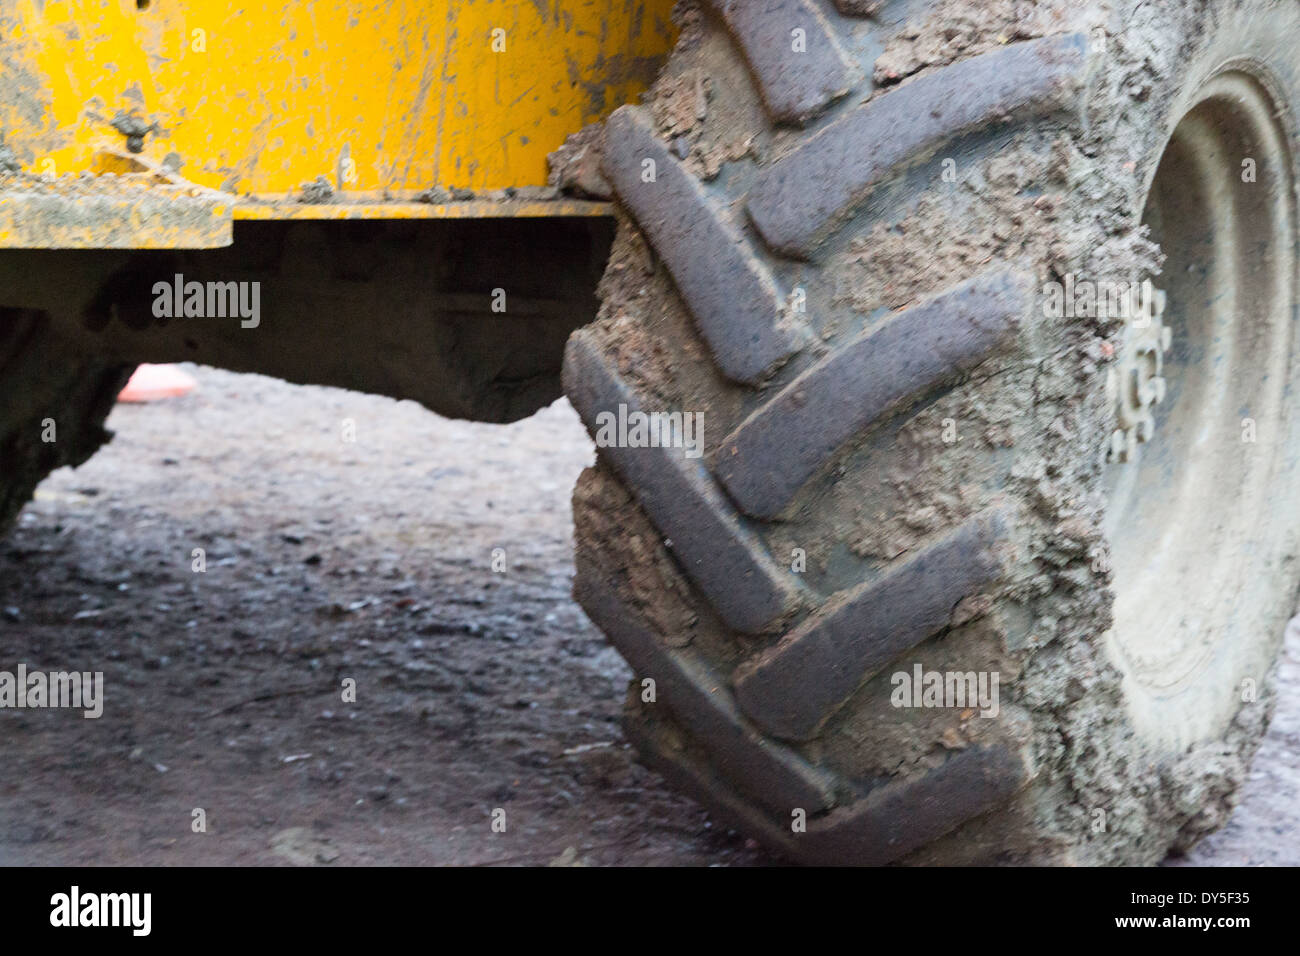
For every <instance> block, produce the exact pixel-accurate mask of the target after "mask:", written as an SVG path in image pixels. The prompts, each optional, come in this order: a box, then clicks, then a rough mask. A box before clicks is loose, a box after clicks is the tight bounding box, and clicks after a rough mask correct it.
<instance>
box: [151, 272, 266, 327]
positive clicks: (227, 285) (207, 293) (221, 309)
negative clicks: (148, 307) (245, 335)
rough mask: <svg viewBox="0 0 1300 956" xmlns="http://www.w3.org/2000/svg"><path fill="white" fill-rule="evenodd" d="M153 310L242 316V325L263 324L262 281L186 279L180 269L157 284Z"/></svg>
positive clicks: (173, 315) (160, 314)
mask: <svg viewBox="0 0 1300 956" xmlns="http://www.w3.org/2000/svg"><path fill="white" fill-rule="evenodd" d="M153 296H154V299H153V314H154V316H155V318H159V319H181V318H185V319H225V318H232V319H233V318H236V317H237V318H239V319H241V320H242V321H241V322H240V323H239V325H240V328H245V329H255V328H257V327H258V326H259V325H261V324H262V283H260V282H196V281H193V280H191V281H189V282H186V281H185V276H184V275H182V274H181V273H179V272H178V273H176V275H175V276H174V277H173V278H172V281H171V282H166V281H162V282H155V283H154V284H153Z"/></svg>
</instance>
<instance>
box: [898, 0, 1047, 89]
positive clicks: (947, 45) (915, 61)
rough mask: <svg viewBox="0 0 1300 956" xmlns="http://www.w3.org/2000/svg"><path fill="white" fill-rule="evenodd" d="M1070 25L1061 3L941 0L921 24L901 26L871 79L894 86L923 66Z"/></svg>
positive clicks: (945, 61) (1032, 0)
mask: <svg viewBox="0 0 1300 956" xmlns="http://www.w3.org/2000/svg"><path fill="white" fill-rule="evenodd" d="M1068 23H1069V20H1068V19H1067V13H1066V10H1065V9H1064V4H1061V3H1036V2H1034V0H984V2H981V3H978V4H972V3H970V2H969V0H945V2H943V3H940V4H938V5H937V6H936V7H935V9H934V10H933V11H932V12H931V14H930V15H929V17H928V18H927V19H926V20H925V21H924V22H922V23H919V24H915V25H911V26H908V27H906V28H904V29H903V30H902V31H901V32H900V33H898V34H897V35H896V36H894V37H892V38H891V39H890V40H889V41H888V43H886V44H885V50H884V52H883V53H881V54H880V56H879V57H877V59H876V63H875V66H874V68H873V71H872V78H873V79H874V80H875V82H876V84H877V85H879V86H886V85H889V84H893V83H898V82H899V81H900V80H903V79H906V78H907V77H909V76H911V75H912V74H914V73H917V72H918V71H920V70H922V69H925V68H926V67H934V66H946V65H947V64H949V63H952V62H954V61H956V60H959V59H964V58H966V57H968V56H974V55H976V54H979V53H984V52H987V51H988V50H992V49H994V48H995V47H998V46H1002V45H1004V44H1007V43H1011V42H1014V41H1017V40H1030V39H1033V38H1035V37H1041V36H1047V35H1050V34H1052V33H1058V32H1064V30H1065V29H1066V27H1067V24H1068Z"/></svg>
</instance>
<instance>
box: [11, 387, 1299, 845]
mask: <svg viewBox="0 0 1300 956" xmlns="http://www.w3.org/2000/svg"><path fill="white" fill-rule="evenodd" d="M192 371H193V373H194V374H195V375H196V376H197V377H198V378H199V380H200V388H199V390H198V391H197V392H195V393H194V394H192V395H190V396H187V397H185V398H182V399H177V400H172V401H168V402H163V403H159V404H154V405H143V406H119V407H118V408H117V409H116V410H115V412H114V413H113V416H112V418H111V419H110V422H109V424H110V427H111V428H113V429H114V430H115V431H116V432H117V438H116V439H115V440H114V441H113V442H112V443H111V444H110V445H109V446H108V447H107V448H105V449H104V450H103V451H102V452H100V453H99V454H98V455H97V456H96V457H95V458H94V459H92V460H91V461H90V462H89V463H88V464H86V465H85V466H83V467H82V468H80V469H78V470H76V471H69V470H64V471H61V472H59V473H57V474H55V475H53V476H51V478H49V479H48V480H47V481H46V482H45V483H44V484H43V485H42V486H41V488H40V490H39V492H38V497H37V500H36V501H34V502H33V503H32V504H30V505H29V506H28V507H27V509H26V510H25V511H24V512H23V514H22V516H21V517H20V520H19V523H18V525H17V527H16V528H15V529H14V531H13V532H12V533H11V534H10V535H9V537H8V538H6V539H4V540H3V542H0V642H2V645H0V646H3V649H4V653H3V659H2V660H0V668H2V669H10V670H12V669H13V668H14V667H15V666H16V664H17V662H20V661H21V662H24V663H26V664H27V666H28V668H29V669H44V670H63V669H70V668H76V669H79V670H87V671H103V672H104V679H105V690H104V697H105V703H104V713H103V716H102V717H101V718H99V719H97V720H89V719H85V718H83V717H82V716H81V714H80V713H79V712H73V711H66V710H25V711H15V710H4V711H0V740H2V741H3V745H2V746H3V752H4V760H5V765H6V773H5V774H4V775H3V778H0V864H14V863H59V864H69V863H92V864H115V863H138V864H166V863H176V864H195V863H214V864H231V863H236V864H274V863H285V864H331V865H335V866H341V865H349V864H373V863H407V864H424V863H431V864H484V865H490V864H495V863H524V864H547V863H556V864H561V865H564V864H574V863H586V864H592V865H600V864H634V865H635V864H713V863H717V864H732V865H734V864H764V863H773V862H779V861H778V860H776V859H775V858H774V857H771V856H769V855H768V854H766V853H765V852H763V851H762V850H760V849H759V848H757V847H756V846H755V845H754V844H753V843H752V842H751V841H748V840H747V839H746V838H744V837H743V836H740V835H738V834H735V833H732V832H728V831H727V830H726V829H725V827H722V826H720V825H717V824H715V823H713V822H712V821H711V819H710V817H709V815H708V814H707V813H705V812H704V811H703V810H701V809H699V808H698V807H697V806H696V805H695V804H694V803H692V802H691V801H690V800H687V799H685V798H683V797H680V796H678V795H676V794H675V793H673V792H672V791H671V790H669V789H668V787H667V786H666V785H665V784H664V783H663V782H662V781H661V780H660V779H659V778H658V777H657V776H655V775H654V774H652V773H651V772H649V771H647V770H645V769H644V768H642V767H640V766H639V765H637V764H636V763H635V761H634V760H633V758H632V753H631V751H630V750H629V748H628V747H627V745H626V744H625V743H624V741H623V738H622V734H621V732H620V729H619V722H618V717H619V711H620V708H621V702H622V698H623V693H624V688H625V686H626V683H627V680H628V679H629V677H630V676H631V675H630V672H629V671H628V670H627V668H626V667H625V666H624V664H623V663H622V660H621V659H620V658H619V657H618V655H617V654H616V653H615V652H613V651H612V650H610V649H609V648H607V647H606V646H605V644H604V641H603V639H602V638H601V636H600V634H599V633H598V632H597V631H596V630H595V628H593V627H592V625H591V624H590V623H589V622H588V621H587V620H586V618H585V617H584V616H583V614H582V612H581V610H579V608H578V607H577V606H576V605H575V604H574V603H573V601H572V599H571V597H570V594H569V589H570V584H571V576H572V557H571V553H570V542H571V534H572V524H571V520H570V514H569V493H570V490H571V488H572V486H573V483H574V481H575V480H576V478H577V475H578V473H579V472H580V471H581V470H582V468H583V467H584V466H585V465H587V464H589V463H590V462H591V461H592V459H593V449H592V446H591V444H590V442H589V441H588V439H587V437H586V435H585V433H584V432H583V430H582V427H581V426H580V424H579V423H578V420H577V417H576V415H575V414H574V413H573V411H572V410H571V409H570V408H569V406H568V405H567V404H566V403H564V402H560V403H557V404H556V405H555V406H553V407H551V408H549V409H547V410H545V411H543V412H542V413H540V414H538V415H536V416H534V417H533V418H532V419H530V420H528V421H525V422H520V423H517V424H515V425H511V426H490V425H475V424H470V423H466V422H457V421H447V420H444V419H440V418H438V417H436V416H434V415H432V414H430V413H428V412H426V411H424V410H423V409H421V408H419V407H418V406H415V405H414V404H412V403H409V402H393V401H390V400H388V399H383V398H377V397H373V396H365V395H359V394H354V393H349V392H343V391H338V390H334V389H324V388H302V387H295V386H290V385H287V384H285V383H282V382H278V381H274V380H271V379H266V378H261V377H257V376H244V375H233V374H229V373H226V372H220V371H216V370H212V369H205V368H204V369H192ZM352 438H354V440H349V439H352ZM196 549H201V552H202V560H203V563H204V566H205V568H206V570H204V571H202V572H198V571H196V570H194V565H195V561H196V560H197V558H196V555H195V552H196ZM1288 655H1289V656H1288V659H1287V660H1286V661H1285V662H1284V667H1283V681H1284V687H1283V701H1282V705H1281V707H1280V709H1279V714H1278V718H1277V719H1276V720H1275V723H1274V726H1273V728H1272V730H1271V732H1270V736H1269V738H1268V740H1267V741H1266V742H1265V744H1264V747H1263V749H1262V750H1261V752H1260V757H1259V759H1258V760H1257V761H1256V765H1255V768H1254V771H1253V774H1252V778H1251V781H1250V783H1249V787H1248V791H1247V793H1246V796H1245V799H1244V801H1243V804H1242V806H1241V807H1240V808H1239V809H1238V811H1237V813H1236V815H1235V816H1234V817H1233V820H1232V822H1231V823H1230V824H1229V826H1228V827H1227V828H1226V829H1224V830H1223V831H1221V832H1220V833H1218V834H1216V835H1214V836H1213V837H1211V838H1210V839H1209V840H1207V841H1206V842H1205V843H1203V844H1202V845H1201V847H1199V848H1198V849H1197V850H1196V851H1195V852H1194V854H1193V855H1192V857H1191V858H1190V860H1188V861H1184V862H1192V863H1201V864H1219V863H1232V864H1242V863H1244V864H1293V865H1294V864H1297V863H1300V836H1298V835H1300V769H1297V766H1298V764H1300V633H1298V632H1296V630H1295V629H1294V628H1293V631H1292V633H1291V634H1290V635H1289V642H1288ZM348 680H351V681H354V682H355V689H356V690H355V701H345V700H344V699H343V691H342V688H343V687H344V686H345V682H346V681H348ZM199 811H201V813H200V812H199ZM494 819H495V820H497V821H498V825H499V824H500V822H501V821H502V820H503V821H504V826H505V832H494V828H493V821H494ZM197 821H202V822H203V823H204V824H205V827H204V828H202V832H196V830H198V829H200V827H199V825H198V822H197ZM498 828H499V827H498Z"/></svg>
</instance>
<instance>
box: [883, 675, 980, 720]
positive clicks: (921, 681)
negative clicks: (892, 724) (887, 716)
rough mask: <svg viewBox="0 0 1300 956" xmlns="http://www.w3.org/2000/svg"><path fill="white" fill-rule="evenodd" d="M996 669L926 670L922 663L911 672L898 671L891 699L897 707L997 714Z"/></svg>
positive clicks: (892, 677) (890, 680)
mask: <svg viewBox="0 0 1300 956" xmlns="http://www.w3.org/2000/svg"><path fill="white" fill-rule="evenodd" d="M1000 679H1001V678H1000V676H999V674H998V672H997V671H927V670H926V669H925V668H923V667H922V666H921V665H920V664H915V665H913V667H912V673H910V674H909V673H908V672H907V671H898V672H896V673H895V674H893V675H892V676H891V677H890V679H889V682H890V683H891V684H893V685H894V690H893V692H892V693H891V694H890V695H889V702H890V703H891V704H893V705H894V706H895V707H946V708H954V709H959V710H965V709H968V708H970V709H975V708H978V709H979V715H980V716H981V717H996V716H997V715H998V709H999V705H998V683H999V681H1000Z"/></svg>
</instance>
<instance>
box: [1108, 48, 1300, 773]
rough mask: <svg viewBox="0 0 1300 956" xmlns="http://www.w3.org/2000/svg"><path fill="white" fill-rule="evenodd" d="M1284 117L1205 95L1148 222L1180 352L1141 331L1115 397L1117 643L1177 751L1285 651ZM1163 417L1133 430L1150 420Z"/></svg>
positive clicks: (1245, 93) (1150, 725)
mask: <svg viewBox="0 0 1300 956" xmlns="http://www.w3.org/2000/svg"><path fill="white" fill-rule="evenodd" d="M1277 115H1278V114H1277V107H1276V103H1275V102H1274V100H1273V98H1272V97H1271V96H1270V95H1269V93H1268V90H1267V88H1266V87H1265V85H1264V84H1263V83H1262V82H1261V81H1260V80H1259V79H1257V78H1255V77H1254V76H1252V75H1250V74H1249V73H1247V72H1245V71H1244V70H1231V71H1226V72H1222V73H1219V74H1218V75H1216V76H1214V77H1213V78H1212V79H1211V80H1209V81H1208V82H1207V83H1206V84H1205V85H1204V86H1202V87H1201V88H1200V90H1199V93H1198V95H1197V97H1196V98H1195V101H1194V103H1193V105H1192V106H1191V107H1190V109H1188V110H1186V111H1185V112H1184V113H1183V115H1182V118H1181V119H1180V120H1179V122H1178V123H1177V125H1176V126H1175V128H1174V131H1173V133H1172V135H1171V136H1170V138H1169V141H1168V143H1167V144H1166V146H1165V150H1164V153H1163V155H1162V156H1161V160H1160V163H1159V165H1158V167H1157V170H1156V173H1155V175H1154V177H1153V180H1152V182H1151V186H1150V189H1149V192H1148V196H1147V200H1146V206H1145V211H1144V214H1143V220H1144V221H1145V222H1146V224H1147V225H1148V226H1149V227H1150V228H1151V233H1152V238H1153V239H1154V240H1155V241H1156V242H1158V243H1159V244H1160V245H1161V247H1162V249H1163V250H1164V251H1165V253H1166V256H1167V259H1166V262H1165V266H1164V270H1163V272H1162V274H1161V275H1160V276H1159V277H1158V279H1157V282H1158V284H1159V285H1160V286H1161V288H1162V289H1163V292H1164V293H1165V299H1164V302H1163V305H1164V309H1163V316H1161V317H1160V318H1159V319H1158V320H1157V322H1160V321H1162V322H1163V323H1164V325H1165V326H1167V328H1168V332H1167V333H1165V340H1164V342H1163V343H1162V344H1164V345H1166V346H1167V351H1158V352H1156V353H1155V354H1152V350H1151V342H1152V338H1153V335H1152V333H1151V332H1150V331H1149V328H1150V327H1148V331H1146V332H1142V331H1138V332H1134V331H1133V330H1132V329H1131V328H1126V330H1125V334H1123V335H1122V336H1120V344H1119V346H1118V347H1119V349H1121V350H1124V349H1126V348H1127V349H1129V352H1128V354H1123V353H1122V354H1121V355H1119V356H1118V358H1119V360H1120V361H1119V362H1118V363H1117V366H1118V369H1119V370H1120V381H1119V382H1118V387H1119V389H1121V390H1122V391H1123V395H1122V397H1127V398H1128V399H1129V401H1128V402H1127V404H1128V405H1129V406H1130V407H1129V408H1128V409H1125V408H1124V407H1123V406H1124V402H1123V401H1122V400H1121V401H1118V402H1116V411H1117V413H1118V414H1117V425H1119V426H1123V425H1125V424H1128V425H1129V426H1130V431H1129V432H1128V434H1127V437H1126V440H1125V441H1120V440H1118V439H1114V438H1112V441H1113V442H1114V445H1113V448H1112V449H1111V451H1110V453H1109V455H1108V457H1109V458H1110V459H1112V460H1111V462H1110V463H1108V464H1107V465H1106V474H1105V482H1106V490H1107V499H1108V504H1107V520H1106V531H1107V536H1108V539H1109V541H1110V544H1111V556H1112V569H1113V572H1114V575H1113V581H1114V588H1115V604H1114V615H1115V617H1114V626H1113V629H1112V631H1111V632H1110V639H1109V641H1108V646H1109V648H1110V650H1111V651H1112V658H1113V660H1114V661H1115V663H1116V664H1117V665H1118V666H1119V667H1120V670H1121V671H1122V673H1123V675H1124V678H1125V686H1126V699H1127V701H1128V705H1129V708H1130V711H1131V712H1132V713H1133V716H1134V718H1135V722H1136V724H1137V726H1138V728H1139V730H1140V731H1141V732H1143V734H1144V736H1146V737H1148V738H1152V739H1155V740H1157V741H1159V742H1161V743H1163V744H1167V745H1169V746H1173V747H1182V746H1186V745H1187V744H1189V743H1192V742H1195V741H1198V740H1202V739H1206V738H1209V737H1213V736H1217V735H1218V734H1219V733H1220V732H1221V731H1222V729H1223V727H1224V726H1226V724H1227V722H1228V721H1230V720H1231V719H1232V716H1233V714H1234V713H1235V711H1236V708H1237V706H1238V705H1239V703H1240V702H1241V700H1242V699H1243V698H1242V695H1241V694H1240V693H1238V692H1237V691H1236V685H1237V684H1238V683H1240V682H1241V681H1242V680H1245V679H1248V678H1250V677H1259V676H1262V667H1261V665H1262V666H1263V667H1266V666H1267V661H1266V659H1265V653H1266V651H1267V648H1268V647H1269V646H1271V645H1270V644H1269V641H1268V635H1267V634H1266V633H1262V632H1266V631H1267V630H1268V629H1269V628H1270V627H1271V626H1272V619H1273V618H1274V616H1275V614H1276V609H1275V607H1273V605H1276V603H1277V600H1278V594H1277V593H1270V592H1276V591H1277V590H1278V589H1277V587H1276V584H1275V583H1273V582H1271V581H1269V580H1266V579H1267V578H1268V577H1269V575H1267V574H1261V573H1260V572H1261V562H1263V564H1265V565H1267V564H1268V562H1269V561H1270V556H1269V555H1270V551H1271V549H1270V546H1269V542H1270V539H1272V538H1276V536H1277V533H1278V531H1280V529H1270V528H1269V526H1268V508H1267V501H1268V494H1269V492H1270V490H1272V491H1273V492H1274V493H1282V491H1281V489H1270V477H1271V475H1272V473H1273V471H1274V469H1275V467H1276V465H1277V462H1278V461H1279V459H1280V457H1281V451H1282V449H1281V447H1280V446H1281V444H1282V436H1283V434H1284V431H1283V427H1282V425H1283V417H1284V404H1283V403H1284V388H1285V385H1286V375H1287V368H1288V354H1289V348H1290V335H1291V332H1290V326H1291V319H1292V308H1293V302H1294V238H1293V237H1294V207H1293V199H1292V197H1293V195H1294V193H1293V172H1292V159H1291V155H1290V149H1289V147H1288V142H1289V138H1288V136H1287V135H1286V132H1285V130H1283V129H1282V128H1281V127H1280V126H1279V125H1278V121H1277V119H1276V116H1277ZM1247 161H1249V163H1248V162H1247ZM1252 177H1253V178H1252ZM1160 304H1161V303H1160V301H1159V299H1158V298H1157V299H1156V301H1155V302H1154V308H1155V311H1156V312H1157V313H1158V312H1159V311H1160V309H1159V306H1160ZM1132 324H1133V323H1132V322H1130V323H1129V325H1130V326H1131V325H1132ZM1154 338H1155V339H1157V340H1158V339H1159V338H1160V333H1159V331H1158V327H1157V331H1156V332H1155V334H1154ZM1134 341H1136V342H1137V343H1138V351H1141V352H1142V354H1140V355H1136V356H1135V355H1134V353H1133V348H1134ZM1143 350H1144V351H1143ZM1134 365H1136V368H1134ZM1157 380H1162V383H1161V384H1157ZM1114 384H1116V383H1114V382H1112V385H1114ZM1135 394H1136V395H1137V399H1136V401H1135V400H1133V396H1134V395H1135ZM1155 399H1163V400H1159V401H1156V400H1155ZM1134 404H1137V405H1138V406H1145V407H1144V408H1143V407H1139V409H1138V411H1137V412H1136V413H1135V412H1134V410H1133V408H1132V407H1131V406H1133V405H1134ZM1148 413H1149V422H1148V423H1146V424H1144V425H1139V426H1138V429H1137V430H1138V432H1139V434H1137V435H1135V434H1134V432H1133V430H1132V429H1131V426H1132V422H1133V418H1134V415H1135V414H1137V415H1138V416H1139V417H1140V416H1141V415H1145V414H1148ZM1142 432H1144V433H1145V434H1141V433H1142ZM1137 439H1144V440H1137ZM1121 445H1123V448H1122V449H1121ZM1124 458H1127V459H1129V460H1127V461H1125V460H1116V459H1124Z"/></svg>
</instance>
